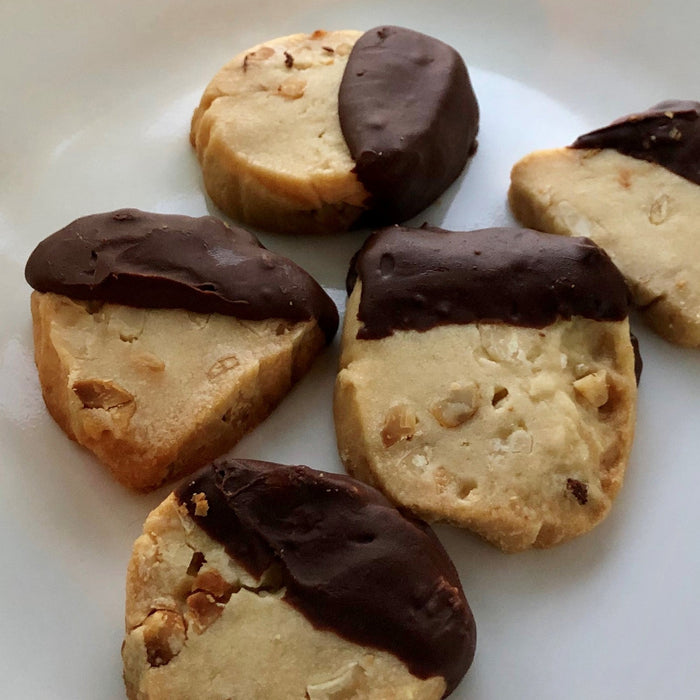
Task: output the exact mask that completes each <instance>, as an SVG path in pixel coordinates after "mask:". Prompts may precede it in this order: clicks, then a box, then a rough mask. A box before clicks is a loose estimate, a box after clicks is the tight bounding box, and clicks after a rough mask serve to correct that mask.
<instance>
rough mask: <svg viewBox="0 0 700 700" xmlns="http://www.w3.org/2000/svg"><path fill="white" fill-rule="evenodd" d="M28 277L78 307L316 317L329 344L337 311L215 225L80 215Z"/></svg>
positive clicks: (304, 277)
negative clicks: (95, 303) (85, 303)
mask: <svg viewBox="0 0 700 700" xmlns="http://www.w3.org/2000/svg"><path fill="white" fill-rule="evenodd" d="M25 277H26V279H27V282H29V284H30V285H31V286H32V287H34V289H36V290H38V291H40V292H55V293H56V294H63V295H65V296H69V297H73V298H75V299H99V300H102V301H109V302H115V303H119V304H127V305H129V306H140V307H147V308H182V309H188V310H190V311H196V312H199V313H220V314H226V315H229V316H236V317H238V318H242V319H249V320H262V319H267V318H281V319H287V320H291V321H301V320H309V319H311V318H315V319H317V321H318V323H319V326H320V327H321V329H322V330H323V332H324V333H325V335H326V338H327V339H328V340H329V341H330V339H331V338H332V337H333V336H334V335H335V332H336V329H337V326H338V312H337V309H336V308H335V304H333V302H332V301H331V299H330V298H329V297H328V295H327V294H326V293H325V292H324V291H323V289H321V287H320V286H319V285H318V284H317V283H316V281H315V280H313V278H312V277H311V276H310V275H309V274H308V273H306V272H305V271H304V270H302V269H301V268H300V267H299V266H297V265H296V264H294V263H293V262H292V261H291V260H288V259H287V258H283V257H282V256H280V255H276V254H275V253H272V252H271V251H269V250H267V249H266V248H264V247H263V246H262V245H261V244H260V242H259V241H258V240H257V239H256V238H255V236H253V235H252V234H251V233H248V232H247V231H245V230H244V229H241V228H237V227H236V228H230V227H228V226H226V225H225V224H224V223H223V222H222V221H219V220H218V219H216V218H214V217H212V216H205V217H201V218H191V217H189V216H176V215H166V214H150V213H147V212H142V211H139V210H137V209H120V210H117V211H114V212H108V213H105V214H95V215H92V216H85V217H82V218H80V219H77V220H75V221H73V222H72V223H70V224H68V226H66V227H65V228H63V229H61V230H60V231H58V232H56V233H54V234H53V235H51V236H49V237H48V238H46V239H44V240H43V241H42V242H41V243H39V245H38V246H37V247H36V248H35V249H34V252H33V253H32V254H31V256H30V257H29V260H28V262H27V266H26V268H25Z"/></svg>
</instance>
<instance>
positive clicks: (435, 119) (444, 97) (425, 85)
mask: <svg viewBox="0 0 700 700" xmlns="http://www.w3.org/2000/svg"><path fill="white" fill-rule="evenodd" d="M338 111H339V115H340V126H341V128H342V131H343V135H344V137H345V141H346V142H347V144H348V148H349V149H350V154H351V155H352V157H353V159H354V160H355V162H356V167H355V171H356V173H357V176H358V178H359V180H360V182H361V183H362V184H363V185H364V186H365V189H367V191H368V192H369V193H370V194H371V201H370V202H369V205H370V207H371V209H372V215H371V216H372V217H373V221H374V222H375V223H378V224H386V223H395V222H398V221H404V220H405V219H408V218H410V217H411V216H413V215H414V214H417V213H418V212H419V211H421V210H423V209H425V207H426V206H428V204H430V203H431V202H433V201H434V200H435V199H436V198H437V197H438V196H439V195H440V194H441V193H442V192H443V191H444V190H445V189H446V188H447V187H448V186H449V185H450V184H451V183H452V182H453V181H454V180H455V178H456V177H457V176H458V175H459V174H460V172H461V171H462V169H463V168H464V166H465V164H466V162H467V159H468V158H469V156H470V155H471V154H472V153H473V152H474V150H475V149H476V134H477V131H478V126H479V107H478V105H477V101H476V97H475V95H474V91H473V89H472V86H471V83H470V81H469V75H468V73H467V69H466V67H465V65H464V61H463V60H462V58H461V56H460V55H459V54H458V53H457V52H456V51H455V50H454V49H453V48H452V47H450V46H448V45H447V44H444V43H443V42H441V41H438V40H437V39H434V38H432V37H429V36H426V35H425V34H420V33H418V32H414V31H411V30H409V29H402V28H400V27H377V28H375V29H371V30H369V31H368V32H365V34H363V35H362V36H361V37H360V39H359V40H358V41H357V42H356V44H355V45H354V47H353V49H352V52H351V54H350V57H349V59H348V64H347V66H346V68H345V72H344V74H343V79H342V82H341V84H340V90H339V93H338Z"/></svg>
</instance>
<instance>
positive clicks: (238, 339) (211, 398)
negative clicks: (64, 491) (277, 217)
mask: <svg viewBox="0 0 700 700" xmlns="http://www.w3.org/2000/svg"><path fill="white" fill-rule="evenodd" d="M124 211H127V210H124ZM124 211H122V212H117V213H113V214H109V215H99V217H86V219H88V220H89V221H88V223H85V221H86V219H83V220H79V222H81V221H82V222H83V223H80V225H75V224H77V223H78V222H74V224H73V225H72V226H73V227H74V228H73V229H71V228H70V227H67V229H64V230H63V232H59V234H61V235H62V239H61V240H60V241H59V242H58V243H57V244H56V247H55V249H52V250H48V248H47V246H46V245H45V244H46V242H44V243H43V244H40V246H39V247H38V248H37V251H38V253H35V254H33V256H32V258H30V262H29V264H28V266H27V270H28V273H27V274H28V279H30V282H32V284H33V285H34V286H35V287H38V288H39V290H40V291H35V292H34V293H33V294H32V317H33V320H34V343H35V358H36V364H37V368H38V371H39V379H40V381H41V386H42V390H43V394H44V399H45V401H46V405H47V407H48V409H49V411H50V412H51V415H52V416H53V417H54V418H55V420H56V421H57V422H58V423H59V425H60V426H61V427H62V428H63V430H64V431H65V432H66V433H67V434H68V435H69V436H70V437H71V438H72V439H74V440H76V441H77V442H79V443H80V444H81V445H84V446H85V447H87V448H88V449H90V450H91V451H92V452H94V453H95V454H96V455H97V457H99V459H100V460H101V461H103V462H104V463H105V464H106V465H107V466H108V467H109V468H110V469H111V471H112V473H113V474H114V476H115V477H116V478H117V479H118V480H119V481H120V482H122V483H123V484H125V485H127V486H129V487H131V488H135V489H144V490H146V489H152V488H155V487H157V486H158V485H160V484H161V483H163V482H164V481H168V480H171V479H173V478H176V477H178V476H181V475H183V474H186V473H189V472H191V471H193V470H194V469H195V468H197V467H199V466H202V465H203V464H205V463H207V462H208V461H210V460H211V459H213V458H214V457H216V456H217V455H219V454H221V453H222V452H224V451H226V450H227V449H229V448H230V447H231V446H233V445H234V444H235V443H236V442H237V441H238V440H239V439H240V438H241V437H242V435H243V434H244V433H245V432H246V431H248V430H249V429H251V428H252V427H254V426H255V425H257V424H258V423H259V422H260V421H261V420H263V419H264V418H265V417H266V416H267V415H268V414H269V413H270V411H271V410H272V409H273V408H274V407H275V406H276V405H277V404H278V402H279V401H280V400H281V399H282V397H283V396H284V395H285V394H286V393H287V392H288V391H289V389H290V388H291V386H292V384H293V383H294V382H295V381H296V380H297V379H299V378H300V377H301V376H302V375H303V374H304V373H305V372H306V371H307V370H308V368H309V367H310V365H311V363H312V361H313V359H314V358H315V357H316V355H317V354H318V353H319V352H320V351H321V349H322V348H323V346H324V344H325V342H326V340H328V339H329V338H330V337H332V334H333V321H332V316H333V309H334V307H333V305H332V302H331V301H330V299H329V298H328V297H327V296H326V295H325V294H324V293H323V291H322V290H321V289H320V287H318V285H317V284H316V283H315V282H313V280H312V279H311V278H310V277H309V276H308V275H307V274H306V273H305V272H303V271H302V270H300V268H298V267H296V266H295V265H293V263H291V262H290V261H287V260H285V259H283V258H280V257H279V256H275V255H274V254H272V253H270V252H269V251H267V250H265V249H264V248H262V247H261V246H260V245H259V244H258V243H257V241H255V239H254V238H253V237H252V236H250V234H248V233H247V232H241V231H237V232H235V233H234V232H233V231H232V230H229V229H228V228H227V227H225V226H224V225H223V224H222V223H221V222H218V221H216V220H215V219H210V220H208V221H205V222H204V223H205V228H207V229H209V228H211V227H212V226H213V227H214V228H215V229H216V232H215V235H212V236H209V237H208V238H207V236H204V237H201V236H199V234H197V236H199V237H197V240H196V242H194V243H193V241H192V240H190V241H189V242H188V244H187V245H188V246H190V247H189V248H188V250H187V253H188V255H187V256H185V258H186V265H185V263H183V261H182V260H181V261H179V262H177V263H173V256H174V257H177V254H176V253H173V252H172V251H171V255H170V257H168V264H170V265H171V266H172V267H173V270H174V271H173V270H170V271H169V272H164V270H163V269H162V268H163V267H165V265H164V264H163V260H164V259H165V257H166V256H165V253H164V251H163V250H158V251H157V254H156V255H153V251H154V248H155V247H156V246H154V241H157V240H158V239H159V236H161V234H164V236H162V238H164V240H165V241H166V245H165V248H166V249H167V248H168V247H169V242H170V241H171V242H172V244H173V245H172V247H177V246H176V244H177V242H178V235H179V234H180V233H182V230H183V229H184V228H186V227H187V226H190V228H192V226H191V225H190V223H189V222H193V221H199V222H202V221H203V220H194V219H190V220H189V221H188V219H187V218H186V217H170V219H168V217H156V216H155V215H146V214H143V213H142V212H135V211H134V210H128V212H129V213H128V214H125V213H124ZM125 216H126V217H127V218H126V219H125V218H124V217H125ZM128 216H131V217H132V218H131V219H129V218H128ZM110 217H111V218H110ZM119 217H122V218H119ZM173 218H174V219H175V221H174V222H173ZM163 220H165V221H168V225H169V226H170V228H168V229H167V230H165V229H163V228H162V226H161V227H160V228H158V227H159V226H160V224H162V221H163ZM174 224H177V226H175V225H174ZM154 226H155V228H154ZM93 229H94V230H99V231H100V233H99V234H95V235H92V240H89V238H88V241H87V243H88V244H89V245H87V248H86V250H87V251H88V253H89V251H90V249H93V250H94V251H96V253H95V256H94V257H95V262H94V264H93V269H91V270H86V267H85V265H84V264H81V263H83V262H84V261H81V260H80V258H81V255H83V254H84V253H85V251H83V250H82V248H81V253H80V254H78V255H74V256H73V257H71V256H70V255H69V256H68V258H67V260H68V262H66V261H65V260H64V258H63V257H62V255H63V252H65V250H66V247H67V246H76V245H79V246H83V247H84V244H85V242H86V237H89V235H90V234H89V233H87V232H88V231H92V230H93ZM76 231H77V234H76ZM154 231H156V232H157V234H158V235H156V236H151V234H152V233H153V232H154ZM144 232H145V233H144ZM178 232H179V233H178ZM73 234H76V235H75V236H74V235H73ZM54 235H55V236H56V235H58V234H54ZM188 235H189V234H188ZM149 236H150V239H149ZM217 236H218V238H217ZM47 241H51V238H49V239H47ZM76 241H78V242H77V243H76ZM202 241H205V245H203V246H202V247H201V248H196V249H195V243H196V246H199V244H200V243H201V242H202ZM42 246H44V247H43V248H42ZM227 246H228V247H227ZM117 249H118V251H119V252H118V253H115V250H117ZM71 250H72V252H73V253H75V249H74V247H73V248H72V249H71ZM47 251H48V252H47ZM196 251H199V253H201V255H202V256H204V258H205V262H206V263H207V264H210V263H211V260H215V265H216V270H215V271H213V273H212V270H210V269H207V264H204V263H202V262H201V261H199V262H195V258H197V255H194V254H193V253H195V252H196ZM110 256H111V257H110ZM86 257H87V258H88V259H90V260H91V259H92V257H93V256H92V255H90V254H87V255H86ZM126 258H129V259H130V263H129V264H130V265H131V267H128V266H125V264H124V263H123V260H124V259H126ZM75 260H78V262H77V263H76V264H75V266H74V261H75ZM46 261H48V262H47V264H46V265H44V262H46ZM58 261H60V262H58ZM222 261H224V264H221V262H222ZM126 268H128V269H126ZM146 268H148V269H149V274H150V275H151V277H150V278H149V279H148V280H147V281H145V282H144V279H145V274H144V270H145V269H146ZM158 268H159V269H158ZM55 269H58V270H59V273H58V274H55V275H53V276H54V277H55V278H56V279H53V278H52V277H51V275H52V274H53V270H55ZM105 270H108V272H107V273H105ZM251 270H252V272H251ZM207 273H212V274H210V275H209V276H207ZM168 275H169V276H168ZM81 276H87V277H88V278H89V279H90V280H92V282H91V283H89V284H85V283H84V280H83V279H82V277H81ZM178 276H179V278H185V277H187V276H190V277H193V278H196V279H197V280H198V283H197V284H196V285H194V284H193V285H191V286H187V285H184V284H182V283H181V282H179V281H178V282H177V283H175V282H174V279H175V278H176V277H178ZM59 277H60V284H59V281H57V280H58V278H59ZM229 277H230V278H233V279H232V280H230V279H228V278H229ZM210 278H211V279H217V278H221V279H220V280H219V281H221V284H219V281H216V282H207V281H203V280H207V279H210ZM70 280H73V282H75V284H74V285H73V286H72V287H71V286H69V285H68V284H67V281H70ZM139 284H140V285H142V288H141V289H142V294H143V299H142V300H139V299H133V300H132V301H133V302H134V303H138V302H139V301H142V305H141V306H134V305H132V304H131V303H130V304H129V305H127V304H124V303H119V302H118V301H116V300H115V297H118V296H119V294H120V293H122V292H123V293H124V294H126V295H132V296H134V292H133V290H134V288H138V285H139ZM61 285H64V286H66V287H67V288H69V289H70V290H71V296H68V295H67V294H60V293H57V291H56V290H57V289H58V288H60V286H61ZM148 285H151V286H153V288H154V292H153V295H154V296H156V295H160V297H161V298H160V302H161V304H160V306H161V307H162V305H163V304H166V303H167V302H168V301H169V300H172V299H175V298H176V297H177V296H178V295H179V296H180V298H179V299H178V300H177V301H178V303H177V304H175V305H176V306H184V308H147V305H148V303H149V291H148ZM167 285H170V286H167ZM236 285H238V289H235V288H236ZM118 287H119V289H117V288H118ZM115 290H116V291H115ZM188 295H193V298H194V299H195V303H194V304H190V305H194V306H197V307H198V310H196V311H193V310H192V309H191V308H187V304H188V303H190V302H191V301H192V299H189V297H188ZM81 296H82V297H87V298H82V299H81V298H76V297H81ZM104 296H108V297H110V299H109V301H105V300H104V298H102V299H101V298H100V297H104ZM209 296H216V298H215V299H214V300H213V302H212V303H215V304H217V305H218V306H219V307H221V308H224V310H225V306H226V304H229V305H231V306H232V305H234V304H237V305H238V306H240V307H241V308H240V309H239V311H240V314H241V315H247V316H248V318H239V317H237V316H236V315H229V314H227V313H225V312H224V313H208V312H206V309H205V308H200V307H202V306H205V307H206V304H207V303H209V302H210V301H212V300H211V299H209V298H208V297H209ZM90 297H92V298H90ZM186 297H187V298H186ZM256 303H257V304H258V306H262V305H263V304H266V305H267V306H263V308H262V309H261V308H258V309H257V310H256V309H255V308H253V307H255V306H256ZM144 304H145V306H144ZM329 304H330V306H329ZM273 307H274V308H273ZM285 307H288V308H289V309H290V310H291V312H292V317H291V318H289V317H287V318H285V317H283V315H284V311H285ZM268 308H273V310H272V311H270V312H269V313H268ZM304 309H306V310H307V311H304ZM259 312H261V313H259ZM237 313H238V311H237ZM256 315H257V316H258V318H255V316H256ZM266 315H270V318H267V317H266ZM304 315H306V316H307V317H308V316H310V317H308V318H306V319H305V318H304ZM280 316H282V317H280ZM299 316H301V318H299ZM324 317H325V318H324ZM319 318H323V320H322V321H319Z"/></svg>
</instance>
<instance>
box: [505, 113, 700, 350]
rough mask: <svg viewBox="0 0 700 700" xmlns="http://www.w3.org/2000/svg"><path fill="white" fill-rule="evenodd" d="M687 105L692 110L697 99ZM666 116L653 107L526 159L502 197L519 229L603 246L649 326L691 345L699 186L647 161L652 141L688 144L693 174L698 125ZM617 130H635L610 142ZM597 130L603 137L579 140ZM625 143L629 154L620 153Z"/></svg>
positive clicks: (696, 313)
mask: <svg viewBox="0 0 700 700" xmlns="http://www.w3.org/2000/svg"><path fill="white" fill-rule="evenodd" d="M674 104H675V103H674ZM681 104H684V103H681ZM691 104H692V103H691ZM689 111H690V113H691V114H696V115H700V105H698V107H697V109H696V110H695V111H693V110H689ZM649 114H653V115H654V116H653V117H650V116H648V115H649ZM659 114H660V116H659ZM675 114H676V112H675V111H673V109H671V110H670V111H669V110H666V108H662V109H661V110H660V112H659V111H658V110H656V111H651V112H650V113H642V114H641V115H633V116H632V117H630V118H627V119H626V120H625V119H623V120H620V121H619V122H616V123H614V124H613V125H611V126H610V127H606V128H605V129H601V130H599V131H598V132H592V134H589V135H586V136H584V137H581V139H579V142H581V143H589V142H590V143H591V144H592V145H596V144H599V145H601V146H602V145H604V144H606V143H608V142H609V143H610V147H598V148H594V147H589V148H584V147H583V146H582V145H581V146H578V147H576V148H558V149H552V150H546V151H538V152H535V153H531V154H529V155H527V156H525V157H524V158H523V159H522V160H520V161H519V162H518V163H516V164H515V166H514V167H513V170H512V173H511V186H510V192H509V201H510V207H511V209H512V211H513V214H514V215H515V217H516V219H517V220H518V221H519V222H520V223H521V224H523V225H524V226H530V227H532V228H536V229H539V230H542V231H547V232H549V233H556V234H561V235H565V236H588V237H590V238H591V239H592V240H594V241H595V242H596V243H598V244H599V245H601V246H602V247H603V248H605V250H606V251H607V252H608V253H609V255H610V257H611V258H612V259H613V260H614V262H615V264H616V265H617V266H618V267H619V268H620V270H621V271H622V273H623V274H624V275H625V278H626V279H627V282H628V284H629V287H630V290H631V292H632V296H633V301H634V303H635V304H636V305H637V306H639V307H640V309H641V313H642V316H643V317H644V319H645V320H646V321H647V322H648V323H649V325H650V326H651V327H652V328H653V329H654V330H655V331H656V332H657V333H659V334H660V335H662V336H663V337H664V338H666V339H667V340H670V341H671V342H673V343H677V344H679V345H685V346H689V347H700V236H699V235H698V221H700V184H698V181H697V180H696V181H693V180H691V179H688V177H684V176H682V175H680V174H678V173H677V172H674V170H672V169H669V168H668V167H665V166H664V165H663V164H660V163H659V162H657V161H656V160H655V159H656V155H657V154H656V153H655V146H654V143H658V144H659V146H658V147H656V150H659V149H660V148H662V147H663V148H664V149H666V150H668V149H669V148H670V149H671V150H672V151H675V150H682V149H684V148H686V147H689V148H694V151H695V155H694V162H695V168H694V169H695V171H696V173H697V174H698V177H700V133H698V134H696V135H695V136H691V133H690V129H695V130H696V131H699V132H700V126H698V125H700V117H699V116H695V118H694V119H692V120H687V119H680V118H678V117H676V118H674V117H673V115H675ZM652 120H653V122H654V124H653V125H651V126H648V123H649V122H651V121H652ZM676 124H679V125H680V126H679V127H676V126H675V125H676ZM645 125H647V126H645ZM652 128H653V129H655V130H656V132H657V134H658V136H656V135H655V134H654V133H653V131H651V129H652ZM674 128H678V131H677V132H673V129H674ZM622 129H625V130H628V131H629V130H634V131H632V133H631V134H630V133H624V132H623V134H622V137H620V139H618V138H617V137H616V135H615V133H614V132H615V131H617V132H620V130H622ZM647 131H649V133H646V132H647ZM606 132H607V139H608V140H603V141H600V139H598V140H595V141H594V140H592V138H588V140H587V141H582V140H583V139H587V137H593V136H595V135H596V134H600V135H602V136H603V137H605V136H606ZM665 132H667V133H666V138H665V140H664V142H663V146H662V145H661V144H662V135H663V134H664V133H665ZM652 137H653V138H652ZM633 138H634V141H635V142H636V141H638V142H639V144H636V143H634V142H632V139H633ZM691 139H694V142H693V141H691ZM631 142H632V143H631ZM669 142H670V143H671V144H672V146H669ZM693 143H694V144H695V145H694V146H693ZM642 144H646V146H644V145H642ZM616 145H617V146H620V147H622V148H623V151H624V150H625V145H627V147H628V148H627V152H620V151H618V150H616ZM633 146H634V150H633ZM632 150H633V152H634V154H635V155H629V154H628V153H629V152H630V151H632ZM674 157H675V158H679V157H680V156H678V155H674ZM689 158H690V157H689ZM687 169H688V170H692V168H691V167H687ZM684 172H685V171H684Z"/></svg>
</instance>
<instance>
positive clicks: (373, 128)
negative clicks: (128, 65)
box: [190, 26, 479, 233]
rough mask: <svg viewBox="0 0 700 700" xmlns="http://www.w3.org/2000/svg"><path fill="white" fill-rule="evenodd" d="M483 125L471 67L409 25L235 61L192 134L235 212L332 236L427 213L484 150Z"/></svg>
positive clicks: (301, 38) (315, 37) (209, 178)
mask: <svg viewBox="0 0 700 700" xmlns="http://www.w3.org/2000/svg"><path fill="white" fill-rule="evenodd" d="M397 107H398V109H397ZM478 119H479V110H478V105H477V102H476V97H475V96H474V92H473V89H472V87H471V83H470V80H469V75H468V73H467V69H466V67H465V65H464V62H463V60H462V58H461V57H460V56H459V54H458V53H457V52H456V51H455V50H454V49H453V48H452V47H450V46H448V45H447V44H445V43H443V42H441V41H439V40H437V39H434V38H432V37H429V36H427V35H425V34H421V33H419V32H415V31H412V30H409V29H404V28H401V27H391V26H386V27H377V28H375V29H372V30H369V31H367V32H359V31H351V30H344V31H331V32H326V31H322V30H318V31H315V32H313V33H312V34H308V35H307V34H294V35H291V36H286V37H280V38H277V39H273V40H270V41H267V42H265V43H262V44H259V45H257V46H254V47H252V48H251V49H249V50H248V51H245V52H243V53H241V54H239V55H238V56H236V57H235V58H234V59H233V60H231V61H230V62H229V63H228V64H226V65H225V66H224V67H223V68H222V69H221V70H220V71H219V72H218V73H217V74H216V75H215V76H214V78H213V79H212V81H211V82H210V83H209V85H208V87H207V88H206V90H205V92H204V94H203V96H202V99H201V102H200V105H199V106H198V107H197V109H196V110H195V112H194V116H193V118H192V125H191V131H190V140H191V142H192V145H193V147H194V148H195V151H196V153H197V157H198V159H199V162H200V165H201V167H202V175H203V180H204V185H205V188H206V190H207V192H208V194H209V196H210V197H211V198H212V200H213V201H214V203H215V204H216V205H217V206H218V207H219V208H220V209H221V210H222V211H223V212H225V213H226V214H228V215H229V216H231V217H232V218H234V219H236V220H238V221H241V222H244V223H247V224H250V225H252V226H256V227H259V228H262V229H268V230H273V231H281V232H285V233H330V232H334V231H343V230H347V229H348V228H350V227H352V226H353V225H357V224H358V223H360V222H361V221H362V222H364V221H366V220H367V218H368V217H372V219H373V220H374V221H375V222H381V223H393V222H395V221H403V220H405V219H407V218H410V217H411V216H413V215H414V214H417V213H418V212H419V211H421V210H422V209H424V208H425V207H426V206H427V205H428V204H430V203H431V202H432V201H434V200H435V198H436V197H437V196H439V195H440V194H441V193H442V192H443V191H444V190H445V189H446V188H447V187H448V186H449V185H450V184H451V183H452V182H453V181H454V180H455V179H456V178H457V176H458V175H459V173H460V172H461V171H462V169H463V168H464V166H465V164H466V162H467V160H468V158H469V156H471V155H472V154H473V152H474V150H475V149H476V133H477V130H478Z"/></svg>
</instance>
